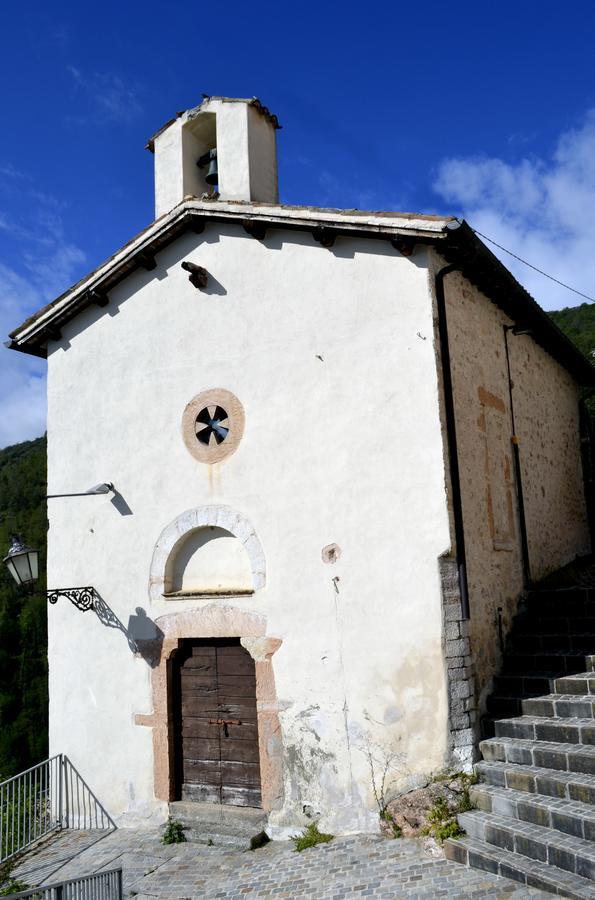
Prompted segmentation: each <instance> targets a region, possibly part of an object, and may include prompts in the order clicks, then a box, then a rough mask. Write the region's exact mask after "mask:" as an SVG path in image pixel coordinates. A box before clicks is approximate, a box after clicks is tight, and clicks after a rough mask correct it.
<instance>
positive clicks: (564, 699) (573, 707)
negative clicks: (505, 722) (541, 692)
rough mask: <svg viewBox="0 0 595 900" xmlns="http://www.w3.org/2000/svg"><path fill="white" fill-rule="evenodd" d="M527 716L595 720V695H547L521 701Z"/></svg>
mask: <svg viewBox="0 0 595 900" xmlns="http://www.w3.org/2000/svg"><path fill="white" fill-rule="evenodd" d="M519 703H520V706H521V710H522V712H523V713H524V714H525V715H526V716H549V717H550V718H557V719H569V718H570V719H572V718H579V719H593V718H595V695H593V694H591V695H589V694H587V695H585V694H546V695H545V696H543V697H529V698H526V699H524V700H520V701H519Z"/></svg>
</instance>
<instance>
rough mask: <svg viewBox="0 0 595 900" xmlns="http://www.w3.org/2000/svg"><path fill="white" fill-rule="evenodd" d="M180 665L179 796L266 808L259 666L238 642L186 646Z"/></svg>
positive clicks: (177, 676) (177, 698)
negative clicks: (262, 780)
mask: <svg viewBox="0 0 595 900" xmlns="http://www.w3.org/2000/svg"><path fill="white" fill-rule="evenodd" d="M176 663H177V664H176V666H175V670H174V686H175V687H177V690H176V691H175V695H174V704H175V706H177V716H176V717H175V718H176V726H175V728H176V733H177V735H176V737H177V748H176V749H177V754H176V756H177V761H178V766H177V769H178V784H179V786H180V787H179V795H180V796H181V798H182V799H183V800H203V801H208V802H211V803H225V804H230V805H232V806H260V804H261V794H260V762H259V753H258V725H257V718H256V677H255V669H254V660H253V659H252V657H251V656H250V654H249V653H248V651H247V650H245V649H244V648H243V647H242V646H241V645H240V642H239V639H238V640H217V641H209V642H208V643H206V642H202V641H186V642H184V645H183V647H182V649H181V651H180V652H179V654H178V657H177V660H176Z"/></svg>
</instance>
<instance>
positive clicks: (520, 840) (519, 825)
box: [458, 811, 595, 896]
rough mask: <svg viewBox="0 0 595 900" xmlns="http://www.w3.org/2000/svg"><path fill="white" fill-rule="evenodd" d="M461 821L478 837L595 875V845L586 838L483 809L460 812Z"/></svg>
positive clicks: (471, 833)
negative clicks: (482, 810) (481, 810)
mask: <svg viewBox="0 0 595 900" xmlns="http://www.w3.org/2000/svg"><path fill="white" fill-rule="evenodd" d="M458 821H459V824H460V826H461V828H462V829H463V830H464V831H465V832H466V833H467V834H468V835H469V837H470V838H473V839H474V840H476V841H483V842H484V843H486V844H492V845H493V846H495V847H499V848H500V849H501V850H508V851H509V852H512V853H518V854H520V855H521V856H527V857H528V858H529V859H534V860H537V861H538V862H541V863H547V864H548V865H550V866H556V867H557V868H559V869H564V870H565V871H567V872H572V873H573V874H575V875H580V876H581V877H582V878H589V879H595V846H594V845H593V844H592V843H591V842H590V841H585V840H584V839H583V838H579V837H575V836H574V835H570V834H563V833H562V832H560V831H555V830H553V829H551V828H545V827H543V826H542V825H534V824H532V823H530V822H519V821H517V820H516V819H508V818H506V817H505V816H499V815H494V813H486V812H480V811H474V812H465V813H460V814H459V816H458ZM544 868H545V867H544ZM594 887H595V886H594ZM593 896H595V890H594V893H593Z"/></svg>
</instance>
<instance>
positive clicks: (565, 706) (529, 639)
mask: <svg viewBox="0 0 595 900" xmlns="http://www.w3.org/2000/svg"><path fill="white" fill-rule="evenodd" d="M592 653H595V590H591V589H582V588H581V589H578V588H571V589H568V588H567V589H563V590H548V591H533V592H531V593H530V594H529V595H528V597H527V600H526V605H525V608H524V609H523V610H522V611H521V612H520V613H519V615H518V616H517V617H516V618H515V621H514V624H513V628H512V631H511V634H510V636H509V640H508V643H507V648H506V652H505V654H504V660H503V668H502V674H501V675H500V676H499V677H498V678H497V679H496V681H495V692H494V694H493V696H492V697H491V698H490V699H489V701H488V712H489V716H488V718H487V720H486V722H485V723H484V733H486V734H487V735H489V736H488V737H486V739H484V740H483V741H482V742H481V744H480V750H481V754H482V756H483V760H482V761H481V762H479V763H477V765H476V772H477V775H478V776H479V779H480V783H479V784H477V785H475V786H474V787H473V788H472V790H471V800H472V802H473V803H474V805H475V806H476V809H475V810H473V811H471V812H465V813H461V814H460V815H459V822H460V825H461V827H462V828H463V829H464V831H465V832H466V836H465V837H461V838H458V839H451V840H449V841H447V842H445V845H444V846H445V852H446V855H447V857H448V858H449V859H453V860H457V861H458V862H462V863H465V864H467V865H470V866H473V867H474V868H479V869H483V870H486V871H489V872H493V873H496V874H499V875H503V876H506V877H507V878H512V879H514V880H516V881H519V882H521V883H524V884H527V885H529V886H531V887H536V888H540V889H541V890H545V891H550V892H551V893H553V894H558V895H560V896H564V897H576V898H587V897H589V898H595V671H593V669H595V666H594V662H595V656H592V655H591V654H592Z"/></svg>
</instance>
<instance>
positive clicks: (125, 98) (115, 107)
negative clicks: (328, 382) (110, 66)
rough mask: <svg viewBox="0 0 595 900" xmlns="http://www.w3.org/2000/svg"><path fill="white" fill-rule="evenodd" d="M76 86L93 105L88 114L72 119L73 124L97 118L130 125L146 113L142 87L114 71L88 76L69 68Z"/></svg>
mask: <svg viewBox="0 0 595 900" xmlns="http://www.w3.org/2000/svg"><path fill="white" fill-rule="evenodd" d="M66 70H67V71H68V72H69V73H70V75H71V76H72V78H73V81H74V84H75V87H76V88H77V90H79V91H81V92H82V93H83V94H84V95H85V97H86V101H87V102H88V103H89V102H90V103H91V104H92V108H91V109H90V111H89V113H88V114H82V115H80V116H75V117H71V119H70V120H71V121H73V122H77V123H81V122H88V121H90V120H91V119H96V120H97V121H99V122H101V123H105V122H127V121H129V120H130V119H131V118H136V116H138V115H140V114H141V113H142V111H143V107H142V103H141V101H140V93H141V92H140V88H139V87H138V85H137V84H132V83H127V82H125V81H124V80H123V79H122V78H120V77H119V76H118V75H116V74H114V73H113V72H93V73H91V74H90V75H85V74H83V72H81V70H80V69H77V68H76V66H72V65H69V66H66Z"/></svg>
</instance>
